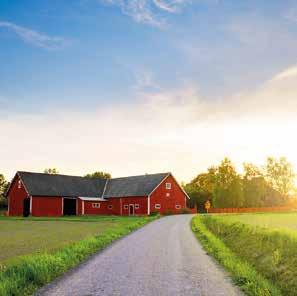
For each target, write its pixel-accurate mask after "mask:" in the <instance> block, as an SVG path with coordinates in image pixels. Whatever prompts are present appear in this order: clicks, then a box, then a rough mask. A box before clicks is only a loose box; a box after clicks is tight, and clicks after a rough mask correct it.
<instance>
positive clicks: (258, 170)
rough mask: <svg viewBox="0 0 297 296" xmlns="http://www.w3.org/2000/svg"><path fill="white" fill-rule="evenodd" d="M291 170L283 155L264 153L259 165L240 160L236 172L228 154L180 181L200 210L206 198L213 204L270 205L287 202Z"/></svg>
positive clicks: (238, 205) (290, 190) (221, 205)
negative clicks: (262, 161) (238, 169)
mask: <svg viewBox="0 0 297 296" xmlns="http://www.w3.org/2000/svg"><path fill="white" fill-rule="evenodd" d="M294 181H295V173H294V170H293V166H292V165H291V163H289V162H288V160H287V159H286V158H285V157H281V158H274V157H268V158H267V160H266V163H265V164H264V165H263V166H261V167H260V166H256V165H254V164H252V163H244V164H243V173H241V174H240V173H238V172H237V170H236V168H235V166H234V164H233V163H232V161H231V160H230V159H229V158H225V159H223V161H222V162H221V163H220V164H219V165H218V166H212V167H210V168H208V170H207V171H206V172H203V173H200V174H199V175H197V176H196V177H195V178H194V179H193V180H192V181H191V182H190V183H188V184H185V185H184V189H185V191H186V192H187V193H188V195H189V196H190V205H191V206H194V205H196V206H197V208H198V209H199V210H200V211H203V210H204V204H205V202H206V201H207V200H209V201H210V202H211V205H212V207H216V208H240V207H270V206H282V205H286V204H288V202H289V200H290V196H291V195H293V194H294V193H295V186H294Z"/></svg>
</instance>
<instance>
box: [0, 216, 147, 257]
mask: <svg viewBox="0 0 297 296" xmlns="http://www.w3.org/2000/svg"><path fill="white" fill-rule="evenodd" d="M141 219H143V218H135V217H132V218H129V217H88V216H87V217H72V218H56V219H54V218H29V219H26V218H25V219H24V218H11V217H0V237H1V239H0V250H1V252H0V263H3V262H6V261H7V260H11V259H13V258H14V257H16V256H19V255H28V254H36V253H43V252H45V251H46V252H53V251H56V250H58V249H61V248H63V247H64V246H66V245H68V244H70V243H73V242H76V241H80V240H82V239H85V238H88V237H91V236H96V235H100V234H102V233H104V232H108V231H109V230H113V229H117V228H119V227H122V226H127V225H129V224H131V223H134V222H137V221H138V220H139V221H140V220H141Z"/></svg>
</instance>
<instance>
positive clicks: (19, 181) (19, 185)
mask: <svg viewBox="0 0 297 296" xmlns="http://www.w3.org/2000/svg"><path fill="white" fill-rule="evenodd" d="M21 188H22V181H21V180H18V189H21Z"/></svg>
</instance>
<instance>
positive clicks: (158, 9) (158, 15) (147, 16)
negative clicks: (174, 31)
mask: <svg viewBox="0 0 297 296" xmlns="http://www.w3.org/2000/svg"><path fill="white" fill-rule="evenodd" d="M101 2H104V3H108V4H111V5H115V6H118V7H119V8H120V9H121V11H122V13H124V14H125V15H128V16H130V17H131V18H132V19H133V20H134V21H136V22H138V23H143V24H148V25H152V26H156V27H163V26H165V25H166V17H165V16H164V13H165V14H169V13H170V14H171V13H177V12H179V11H180V9H181V8H182V7H183V6H184V5H185V4H187V3H190V0H102V1H101Z"/></svg>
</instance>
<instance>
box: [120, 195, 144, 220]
mask: <svg viewBox="0 0 297 296" xmlns="http://www.w3.org/2000/svg"><path fill="white" fill-rule="evenodd" d="M131 204H132V205H134V211H135V215H136V216H137V215H147V197H146V196H140V197H123V198H122V215H123V216H129V205H131ZM125 205H127V206H128V209H125ZM135 205H139V209H135Z"/></svg>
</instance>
